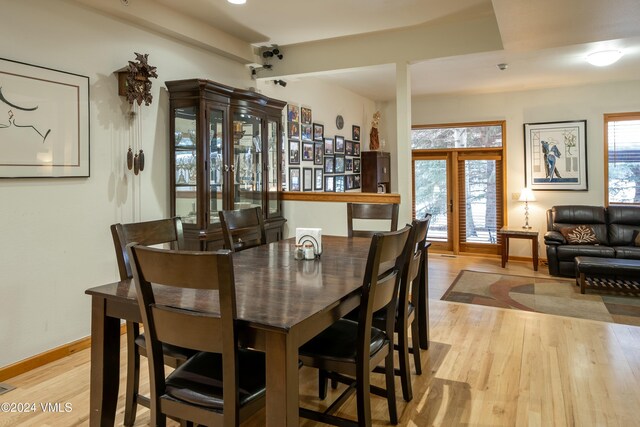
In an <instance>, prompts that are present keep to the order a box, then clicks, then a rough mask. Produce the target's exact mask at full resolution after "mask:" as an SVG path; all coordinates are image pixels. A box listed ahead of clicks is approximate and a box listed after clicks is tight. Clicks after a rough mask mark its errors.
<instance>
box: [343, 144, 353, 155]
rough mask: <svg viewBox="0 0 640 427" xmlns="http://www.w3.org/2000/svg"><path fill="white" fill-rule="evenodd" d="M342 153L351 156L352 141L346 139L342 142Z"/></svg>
mask: <svg viewBox="0 0 640 427" xmlns="http://www.w3.org/2000/svg"><path fill="white" fill-rule="evenodd" d="M344 154H346V155H347V156H353V141H346V142H345V143H344Z"/></svg>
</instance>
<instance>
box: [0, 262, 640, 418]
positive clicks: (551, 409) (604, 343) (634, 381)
mask: <svg viewBox="0 0 640 427" xmlns="http://www.w3.org/2000/svg"><path fill="white" fill-rule="evenodd" d="M461 269H471V270H477V271H489V272H507V273H512V274H523V275H533V274H534V272H533V271H532V269H531V263H530V262H524V261H522V262H517V261H510V262H509V263H508V264H507V268H506V269H501V268H500V260H499V259H498V258H479V257H478V258H476V257H454V258H450V257H445V256H441V255H438V254H431V256H430V293H431V294H430V298H431V300H430V309H431V313H430V321H431V347H430V349H429V350H428V351H423V353H422V355H423V358H422V360H423V366H422V370H423V374H422V375H421V376H415V375H414V376H413V380H414V382H413V384H414V385H413V391H414V399H413V401H411V402H409V403H406V402H404V401H403V400H402V393H401V391H400V384H399V381H398V383H397V396H398V411H399V416H400V425H401V426H407V427H418V426H419V427H422V426H432V425H435V426H462V425H464V426H469V425H471V426H550V425H556V426H625V427H626V426H640V417H639V416H638V413H637V408H638V407H640V328H638V327H633V326H625V325H618V324H610V323H601V322H596V321H590V320H582V319H575V318H569V317H560V316H550V315H544V314H538V313H527V312H521V311H515V310H503V309H497V308H492V307H481V306H474V305H466V304H457V303H449V302H443V301H440V300H439V298H440V297H441V296H442V294H443V293H444V292H445V290H446V289H447V288H448V287H449V285H450V284H451V282H452V281H453V279H454V278H455V277H456V275H457V274H458V272H459V271H460V270H461ZM545 272H546V268H545V267H541V268H540V271H539V272H537V273H535V274H536V275H538V276H545V275H546V274H545ZM87 304H89V300H88V299H87ZM122 360H124V352H123V357H122ZM89 362H90V361H89V350H84V351H81V352H79V353H77V354H74V355H72V356H69V357H67V358H64V359H61V360H59V361H57V362H54V363H51V364H49V365H46V366H44V367H41V368H38V369H36V370H33V371H31V372H28V373H26V374H23V375H20V376H18V377H15V378H12V379H9V380H8V381H6V382H7V383H9V384H11V385H14V386H16V387H17V388H16V389H15V390H13V391H11V392H9V393H7V394H4V395H1V396H0V402H15V403H23V404H24V403H35V404H36V405H37V407H36V411H35V412H33V413H6V412H0V426H12V427H13V426H84V425H88V408H89ZM412 362H413V360H412ZM142 369H143V372H145V373H146V365H144V366H143V368H142ZM121 372H124V368H123V369H122V370H121ZM144 377H145V378H144V379H143V380H142V388H143V389H148V383H147V382H146V375H144ZM374 382H376V383H379V384H381V385H382V384H383V378H382V376H381V375H377V374H374ZM123 388H124V378H121V387H120V390H121V401H120V403H119V406H118V415H117V423H118V425H120V424H121V423H122V419H123V408H122V404H123V400H124V399H123V397H122V390H123ZM316 389H317V377H316V373H315V371H313V370H308V369H306V368H303V369H302V371H301V373H300V395H301V404H302V405H305V406H308V407H317V406H321V405H322V404H323V403H324V402H319V401H318V399H317V397H316V396H317V394H316ZM338 391H340V389H339V390H338ZM332 393H333V394H331V395H330V396H329V397H328V399H327V401H330V400H329V399H330V398H331V397H332V396H335V392H332ZM41 403H45V404H46V403H62V404H65V403H69V404H71V410H70V411H68V412H66V411H65V408H64V407H62V408H60V412H45V411H43V410H42V409H41V408H40V406H39V405H40V404H41ZM372 408H373V419H374V425H375V426H386V425H389V424H388V421H387V420H388V415H387V409H386V401H385V400H384V399H382V398H378V397H372ZM51 409H55V408H51ZM354 411H355V403H354V401H353V399H351V400H349V401H348V402H347V403H346V404H345V405H344V406H343V409H342V412H341V413H342V414H343V415H346V416H350V414H353V413H354ZM148 420H149V415H148V411H147V410H146V409H140V410H139V411H138V417H137V420H136V424H135V425H136V426H145V425H147V423H148ZM169 425H177V424H171V423H170V424H169ZM246 425H248V426H251V427H258V426H262V425H263V414H262V413H259V414H257V415H256V416H255V417H253V418H252V419H251V420H249V421H248V422H247V423H246ZM301 425H302V426H305V427H310V426H316V425H319V424H316V423H313V422H309V421H306V420H302V421H301Z"/></svg>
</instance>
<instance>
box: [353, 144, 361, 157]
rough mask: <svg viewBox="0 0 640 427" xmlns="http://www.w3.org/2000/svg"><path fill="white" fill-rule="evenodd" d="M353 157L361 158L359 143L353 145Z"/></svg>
mask: <svg viewBox="0 0 640 427" xmlns="http://www.w3.org/2000/svg"><path fill="white" fill-rule="evenodd" d="M353 155H354V156H356V157H360V143H359V142H354V143H353Z"/></svg>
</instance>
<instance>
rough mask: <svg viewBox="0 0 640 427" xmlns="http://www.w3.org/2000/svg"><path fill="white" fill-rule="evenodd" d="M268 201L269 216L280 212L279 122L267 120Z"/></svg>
mask: <svg viewBox="0 0 640 427" xmlns="http://www.w3.org/2000/svg"><path fill="white" fill-rule="evenodd" d="M267 152H268V155H267V170H266V173H267V203H268V205H269V206H268V209H269V212H268V214H267V216H268V217H270V216H272V215H273V214H277V213H278V122H277V121H275V120H269V121H268V122H267Z"/></svg>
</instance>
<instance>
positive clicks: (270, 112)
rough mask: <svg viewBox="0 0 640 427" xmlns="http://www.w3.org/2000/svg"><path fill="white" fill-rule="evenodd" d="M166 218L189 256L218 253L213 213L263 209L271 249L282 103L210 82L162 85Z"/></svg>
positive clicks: (277, 231) (278, 227) (277, 208)
mask: <svg viewBox="0 0 640 427" xmlns="http://www.w3.org/2000/svg"><path fill="white" fill-rule="evenodd" d="M166 85H167V89H168V90H169V101H170V141H171V144H170V147H171V148H170V156H169V157H170V191H171V215H175V216H179V217H181V218H182V222H183V226H184V235H185V243H186V245H187V248H188V249H196V250H215V249H219V248H221V247H222V244H223V239H222V233H221V231H220V221H219V217H218V211H220V210H227V209H245V208H251V207H256V206H259V207H261V208H262V211H263V214H264V220H265V228H266V231H267V239H268V240H269V241H273V240H278V239H280V238H281V237H282V227H283V225H284V222H285V219H284V218H283V217H282V211H281V205H282V203H281V198H280V189H281V188H282V181H281V176H282V175H281V166H280V165H281V154H280V152H279V150H278V147H279V146H280V145H281V144H282V128H281V126H282V109H283V108H284V107H285V105H286V103H285V102H283V101H278V100H276V99H272V98H268V97H266V96H263V95H261V94H259V93H255V92H251V91H247V90H243V89H234V88H232V87H229V86H225V85H222V84H219V83H215V82H212V81H209V80H200V79H190V80H179V81H169V82H166Z"/></svg>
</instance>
